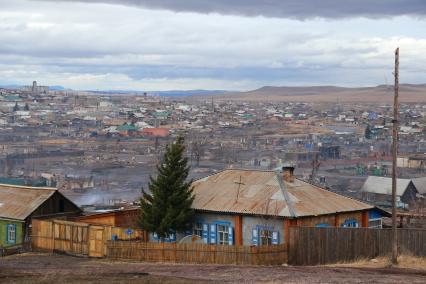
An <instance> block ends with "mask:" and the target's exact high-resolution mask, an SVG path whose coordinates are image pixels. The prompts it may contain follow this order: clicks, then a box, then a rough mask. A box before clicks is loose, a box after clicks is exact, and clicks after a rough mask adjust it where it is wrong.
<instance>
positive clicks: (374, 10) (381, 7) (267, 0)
mask: <svg viewBox="0 0 426 284" xmlns="http://www.w3.org/2000/svg"><path fill="white" fill-rule="evenodd" d="M52 1H53V0H52ZM60 1H67V2H94V3H108V4H120V5H128V6H137V7H143V8H149V9H165V10H171V11H176V12H196V13H219V14H230V15H244V16H264V17H277V18H292V19H302V20H303V19H309V18H348V17H368V18H383V17H393V16H402V15H406V16H418V17H423V16H425V15H426V1H424V0H345V1H342V0H263V1H261V0H86V1H84V0H80V1H78V0H77V1H75V0H60Z"/></svg>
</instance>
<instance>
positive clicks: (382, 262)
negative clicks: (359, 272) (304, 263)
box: [325, 254, 426, 271]
mask: <svg viewBox="0 0 426 284" xmlns="http://www.w3.org/2000/svg"><path fill="white" fill-rule="evenodd" d="M325 266H327V267H357V268H385V267H390V266H392V265H391V260H390V257H389V256H380V257H377V258H375V259H359V260H357V261H354V262H345V263H336V264H330V265H325ZM396 267H398V268H409V269H418V270H425V271H426V258H425V257H418V256H413V255H408V254H404V255H400V256H399V257H398V264H397V265H396Z"/></svg>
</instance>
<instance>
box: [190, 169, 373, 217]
mask: <svg viewBox="0 0 426 284" xmlns="http://www.w3.org/2000/svg"><path fill="white" fill-rule="evenodd" d="M279 178H281V175H277V174H276V172H274V171H260V170H237V169H229V170H224V171H222V172H219V173H217V174H214V175H211V176H208V177H205V178H203V179H200V180H197V181H195V182H194V183H193V186H194V195H195V199H194V202H193V205H192V207H193V208H194V209H198V210H207V211H217V212H230V213H243V214H253V215H269V216H281V217H301V216H315V215H326V214H332V213H336V212H348V211H359V210H365V209H371V208H373V206H371V205H369V204H366V203H363V202H360V201H357V200H354V199H351V198H348V197H345V196H342V195H339V194H336V193H333V192H330V191H328V190H325V189H322V188H320V187H317V186H314V185H311V184H309V183H307V182H304V181H302V180H299V179H295V180H294V182H286V181H284V182H283V185H284V188H282V186H280V183H279V180H278V179H279ZM284 191H286V192H284Z"/></svg>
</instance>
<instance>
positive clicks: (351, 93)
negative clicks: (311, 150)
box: [0, 84, 426, 103]
mask: <svg viewBox="0 0 426 284" xmlns="http://www.w3.org/2000/svg"><path fill="white" fill-rule="evenodd" d="M0 87H2V88H10V89H18V88H21V87H23V86H22V85H3V86H2V85H0ZM49 88H50V89H51V90H70V89H66V88H65V87H63V86H49ZM87 92H90V93H96V94H106V95H112V94H127V95H129V94H132V95H143V94H144V93H145V92H144V91H136V90H87ZM147 93H148V94H150V95H157V96H162V97H187V98H192V99H205V96H214V97H215V99H219V100H231V101H265V100H267V101H293V102H319V103H320V102H324V103H336V102H342V103H343V102H353V103H357V102H367V103H392V101H393V93H394V90H393V86H392V85H379V86H376V87H358V88H356V87H355V88H347V87H337V86H304V87H286V86H283V87H273V86H265V87H262V88H259V89H256V90H252V91H246V92H237V91H226V90H170V91H150V92H147ZM400 101H401V102H407V103H416V102H418V103H426V84H401V85H400Z"/></svg>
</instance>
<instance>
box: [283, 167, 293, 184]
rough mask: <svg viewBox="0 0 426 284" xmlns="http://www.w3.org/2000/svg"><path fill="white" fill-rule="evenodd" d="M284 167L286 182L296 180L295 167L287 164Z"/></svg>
mask: <svg viewBox="0 0 426 284" xmlns="http://www.w3.org/2000/svg"><path fill="white" fill-rule="evenodd" d="M282 169H283V179H284V181H286V182H294V174H293V173H294V167H293V166H285V167H282Z"/></svg>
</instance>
